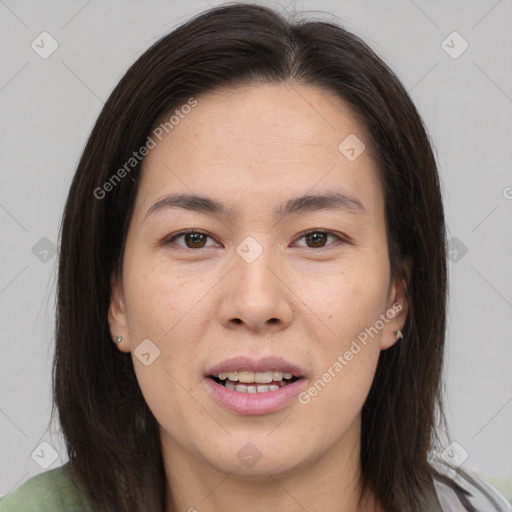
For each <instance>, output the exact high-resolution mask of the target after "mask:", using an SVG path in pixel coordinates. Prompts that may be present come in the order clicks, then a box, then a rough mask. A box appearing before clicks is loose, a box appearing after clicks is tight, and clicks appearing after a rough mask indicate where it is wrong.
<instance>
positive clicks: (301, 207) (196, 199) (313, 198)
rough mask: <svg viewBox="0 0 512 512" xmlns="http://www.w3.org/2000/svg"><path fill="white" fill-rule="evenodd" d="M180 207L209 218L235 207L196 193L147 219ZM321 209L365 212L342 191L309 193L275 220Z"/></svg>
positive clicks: (168, 202) (168, 199) (160, 206)
mask: <svg viewBox="0 0 512 512" xmlns="http://www.w3.org/2000/svg"><path fill="white" fill-rule="evenodd" d="M173 208H181V209H184V210H190V211H194V212H199V213H204V214H206V215H215V216H219V217H231V216H233V213H234V211H233V208H231V207H227V206H226V205H224V204H223V203H221V202H219V201H217V200H216V199H212V198H210V197H206V196H200V195H196V194H169V195H167V196H165V197H163V198H161V199H159V200H158V201H157V202H156V203H155V204H154V205H153V206H151V208H149V210H148V211H147V213H146V215H145V217H144V220H145V219H146V218H147V217H148V216H150V215H152V214H154V213H156V212H158V211H162V210H166V209H173ZM319 210H338V211H339V210H341V211H346V212H348V213H365V212H366V209H365V207H364V206H363V204H362V203H361V201H360V200H359V199H357V197H353V196H348V195H346V194H343V193H341V192H332V193H326V194H306V195H303V196H300V197H296V198H293V199H289V200H288V201H286V202H284V203H283V204H281V205H279V206H278V207H277V208H274V209H273V211H272V213H273V215H274V216H275V217H285V216H288V215H292V214H299V213H302V214H304V213H310V212H315V211H319Z"/></svg>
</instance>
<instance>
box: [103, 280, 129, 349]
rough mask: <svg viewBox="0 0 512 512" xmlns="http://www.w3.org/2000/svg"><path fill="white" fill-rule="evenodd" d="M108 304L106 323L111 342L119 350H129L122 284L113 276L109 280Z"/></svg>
mask: <svg viewBox="0 0 512 512" xmlns="http://www.w3.org/2000/svg"><path fill="white" fill-rule="evenodd" d="M110 290H111V291H110V304H109V308H108V323H109V328H110V335H111V337H112V342H113V343H115V344H116V346H117V348H118V349H119V350H120V351H121V352H130V339H129V332H128V322H127V318H126V309H125V305H124V300H123V292H122V286H121V285H120V282H119V281H118V279H117V278H116V276H113V277H112V279H111V281H110Z"/></svg>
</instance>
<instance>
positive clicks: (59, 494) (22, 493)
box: [0, 464, 95, 512]
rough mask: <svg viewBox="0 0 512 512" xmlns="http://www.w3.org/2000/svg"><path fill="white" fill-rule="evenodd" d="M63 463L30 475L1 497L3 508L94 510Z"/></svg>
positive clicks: (11, 511)
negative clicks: (26, 479)
mask: <svg viewBox="0 0 512 512" xmlns="http://www.w3.org/2000/svg"><path fill="white" fill-rule="evenodd" d="M68 470H69V466H68V464H64V465H63V466H61V467H58V468H56V469H51V470H49V471H45V472H44V473H40V474H39V475H36V476H34V477H32V478H30V479H29V480H28V481H27V482H25V483H24V484H23V485H21V486H20V487H18V489H16V490H15V491H14V492H12V493H11V494H9V495H8V496H5V497H4V498H2V499H1V500H0V512H94V510H95V509H94V507H93V506H92V505H91V502H90V501H89V499H88V498H87V496H86V495H85V493H84V492H83V491H82V489H80V488H79V487H77V486H76V485H75V484H74V483H73V481H72V480H71V478H70V476H69V474H68Z"/></svg>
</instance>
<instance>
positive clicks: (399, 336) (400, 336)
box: [395, 329, 404, 341]
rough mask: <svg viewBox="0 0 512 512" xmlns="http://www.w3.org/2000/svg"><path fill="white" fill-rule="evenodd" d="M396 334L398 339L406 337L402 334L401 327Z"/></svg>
mask: <svg viewBox="0 0 512 512" xmlns="http://www.w3.org/2000/svg"><path fill="white" fill-rule="evenodd" d="M395 334H396V341H398V340H401V339H403V337H404V335H403V334H402V331H401V330H400V329H398V331H396V333H395Z"/></svg>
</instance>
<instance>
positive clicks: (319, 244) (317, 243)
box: [299, 230, 343, 249]
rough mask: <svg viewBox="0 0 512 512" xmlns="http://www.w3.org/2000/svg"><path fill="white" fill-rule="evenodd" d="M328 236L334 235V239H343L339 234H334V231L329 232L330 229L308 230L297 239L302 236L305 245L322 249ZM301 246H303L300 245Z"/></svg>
mask: <svg viewBox="0 0 512 512" xmlns="http://www.w3.org/2000/svg"><path fill="white" fill-rule="evenodd" d="M329 237H334V238H335V239H336V240H341V241H343V239H342V238H341V237H340V236H338V235H335V234H334V233H331V232H330V231H320V230H315V231H309V232H307V233H305V234H304V235H302V236H301V237H300V238H299V240H302V239H303V238H304V239H305V240H306V247H308V248H310V249H322V248H324V247H326V242H327V240H328V239H329ZM310 244H311V245H310ZM299 245H300V244H299ZM329 245H332V244H329ZM302 247H304V246H302Z"/></svg>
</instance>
